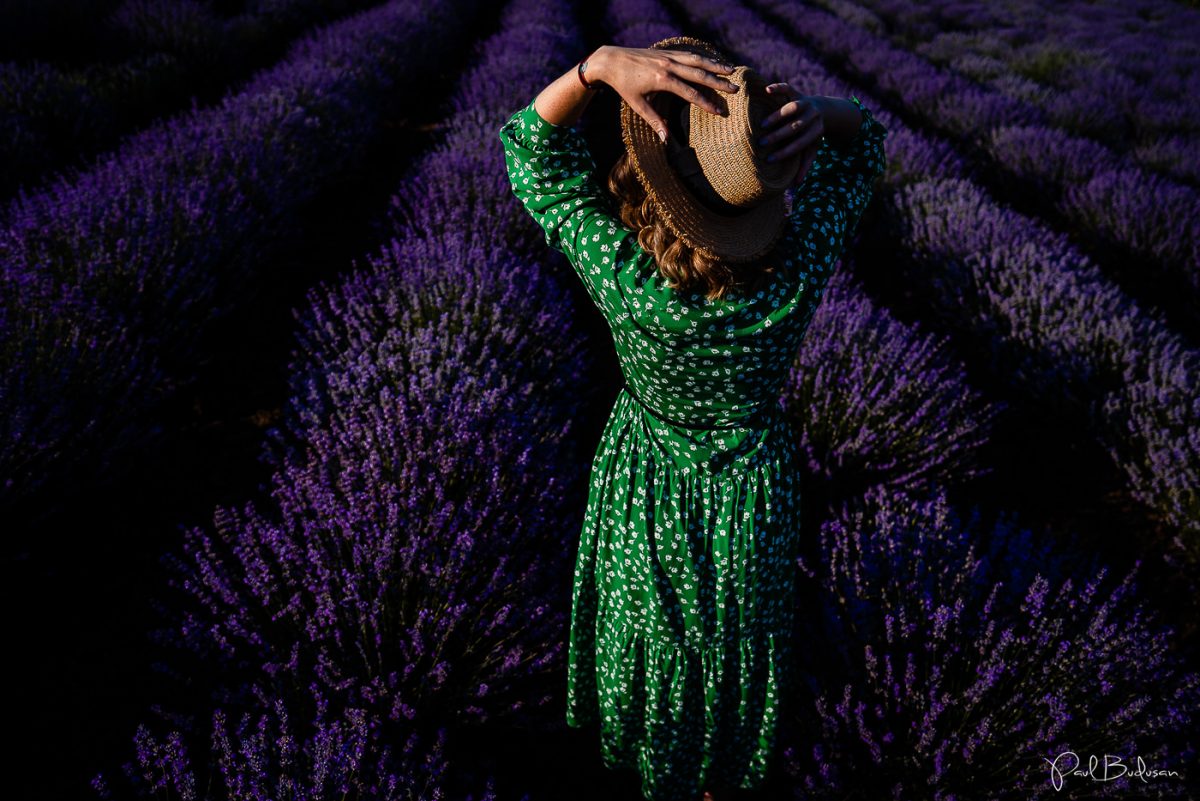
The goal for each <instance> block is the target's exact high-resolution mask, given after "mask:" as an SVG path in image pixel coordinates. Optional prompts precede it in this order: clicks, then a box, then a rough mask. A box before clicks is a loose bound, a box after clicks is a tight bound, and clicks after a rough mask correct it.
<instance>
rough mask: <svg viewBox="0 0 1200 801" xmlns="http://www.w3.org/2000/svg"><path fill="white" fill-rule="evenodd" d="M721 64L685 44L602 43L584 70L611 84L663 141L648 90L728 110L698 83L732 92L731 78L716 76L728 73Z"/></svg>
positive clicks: (707, 107)
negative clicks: (677, 47)
mask: <svg viewBox="0 0 1200 801" xmlns="http://www.w3.org/2000/svg"><path fill="white" fill-rule="evenodd" d="M733 70H734V67H733V65H732V64H726V63H723V62H720V61H716V60H714V59H710V58H707V57H705V56H701V55H698V54H696V53H691V52H689V51H687V50H671V49H669V48H656V47H645V48H639V47H618V46H616V45H605V46H604V47H602V48H600V50H599V51H598V52H597V53H596V54H595V55H594V56H592V58H591V59H590V60H589V62H588V68H587V75H588V77H589V78H592V77H594V78H595V79H598V80H600V81H603V82H604V83H606V84H608V85H609V86H611V87H612V89H613V91H615V92H616V93H617V94H619V95H620V96H621V97H622V98H623V99H624V100H625V102H626V103H628V104H629V105H630V107H632V108H633V110H634V111H635V112H636V113H637V114H638V115H639V116H641V117H642V119H644V120H645V121H646V122H648V123H650V127H652V128H653V129H654V130H656V131H658V136H659V138H660V139H662V140H663V142H666V141H667V123H666V120H664V119H663V118H662V115H660V114H659V113H658V112H657V111H655V110H654V107H653V106H652V105H651V104H650V101H649V99H648V95H653V94H655V93H657V92H672V93H674V94H676V95H679V96H680V97H682V98H683V99H684V100H686V101H688V102H689V103H694V104H695V105H697V106H700V107H701V108H703V109H705V110H706V111H708V112H709V113H712V114H721V115H724V114H726V113H728V112H727V111H726V109H725V106H724V104H723V103H722V104H718V102H717V101H716V100H714V99H712V97H711V95H710V94H709V93H707V92H702V91H701V90H700V89H699V88H698V87H701V86H703V87H705V88H706V89H715V90H717V91H721V92H730V93H732V92H736V91H738V87H737V85H736V84H734V83H732V82H730V81H728V80H726V79H725V78H723V77H721V76H722V75H728V74H730V73H732V72H733Z"/></svg>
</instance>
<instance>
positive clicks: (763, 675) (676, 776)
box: [567, 622, 794, 801]
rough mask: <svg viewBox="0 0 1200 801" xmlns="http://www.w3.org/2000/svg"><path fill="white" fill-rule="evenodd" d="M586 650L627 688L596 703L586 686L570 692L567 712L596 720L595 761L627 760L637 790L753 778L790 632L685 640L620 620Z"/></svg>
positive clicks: (579, 722)
mask: <svg viewBox="0 0 1200 801" xmlns="http://www.w3.org/2000/svg"><path fill="white" fill-rule="evenodd" d="M595 654H596V662H595V665H596V669H597V670H599V671H601V672H602V674H603V675H604V676H605V679H606V680H607V681H611V682H614V683H616V684H619V685H621V686H627V687H629V689H630V691H629V695H628V696H626V697H623V698H621V699H620V703H619V704H618V703H605V704H604V706H603V708H602V707H601V704H602V703H603V701H602V700H601V699H600V698H599V697H598V696H597V694H596V693H595V692H584V693H577V694H576V695H575V697H574V698H573V700H572V703H570V704H569V705H568V709H567V722H568V724H569V725H571V726H573V727H576V728H578V727H582V726H585V725H588V724H591V723H597V722H598V723H599V724H600V747H601V756H602V758H603V761H604V764H605V765H606V766H607V767H609V768H613V769H617V768H629V769H633V770H636V771H637V772H638V774H639V775H640V776H641V780H642V793H643V795H644V796H645V797H646V798H653V799H664V800H665V799H681V800H682V799H686V800H687V801H695V799H697V798H698V797H699V795H700V792H701V791H702V789H703V788H704V787H707V786H712V785H732V786H738V787H742V788H745V789H754V788H757V787H759V786H761V785H762V783H763V781H764V780H765V779H766V775H767V770H768V767H769V762H770V760H771V758H772V756H773V754H774V749H775V746H776V742H777V739H778V729H779V707H780V702H781V700H782V699H783V698H784V697H785V695H786V693H788V692H789V690H790V687H791V683H792V673H791V671H792V670H794V656H793V649H792V642H791V637H790V633H788V634H782V633H779V634H775V633H764V634H761V635H759V636H756V637H740V638H728V639H727V641H725V642H717V643H713V644H710V645H706V646H700V647H695V646H691V645H686V644H679V643H675V642H669V641H667V640H664V639H662V638H658V637H654V636H647V635H646V634H644V633H642V632H639V631H636V630H635V629H634V628H633V627H632V626H631V625H629V624H628V623H624V622H623V623H620V624H618V625H617V626H612V627H602V629H601V631H600V632H599V633H598V634H597V636H596V639H595ZM577 677H578V678H577V681H578V682H579V684H578V686H580V687H583V686H587V684H588V681H587V679H586V678H584V677H583V676H582V675H579V674H577ZM594 680H595V676H594V675H593V677H592V681H593V682H594ZM664 767H665V768H666V769H665V770H664Z"/></svg>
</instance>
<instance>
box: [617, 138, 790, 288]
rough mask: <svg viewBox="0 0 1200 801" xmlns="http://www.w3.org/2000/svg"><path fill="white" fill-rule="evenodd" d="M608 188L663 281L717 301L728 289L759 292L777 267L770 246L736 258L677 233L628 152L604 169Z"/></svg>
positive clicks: (623, 220)
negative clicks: (701, 247)
mask: <svg viewBox="0 0 1200 801" xmlns="http://www.w3.org/2000/svg"><path fill="white" fill-rule="evenodd" d="M608 191H609V192H611V193H612V194H613V196H614V197H615V198H616V200H617V202H618V204H619V207H620V217H621V221H622V222H624V223H625V225H626V226H628V227H629V228H630V229H631V230H633V231H636V232H637V237H638V242H639V243H640V244H641V246H642V247H643V248H644V249H645V250H646V251H647V252H648V253H652V254H654V261H655V262H656V263H657V265H658V271H659V272H660V273H661V274H662V276H663V278H665V279H666V280H667V286H669V287H671V288H672V289H674V290H676V291H678V292H683V293H690V292H696V293H699V294H702V295H704V296H705V297H707V298H708V299H709V300H720V299H722V298H724V297H726V296H727V295H728V293H729V292H730V291H731V290H737V291H741V292H757V291H758V290H759V289H761V288H762V287H763V285H765V284H766V283H767V281H768V279H769V277H770V274H771V273H773V272H775V269H776V268H775V266H774V265H773V263H772V262H773V258H772V257H773V256H774V248H772V249H771V250H769V251H767V252H766V253H765V254H763V255H762V256H759V257H758V258H756V259H754V260H752V261H747V262H736V263H735V262H727V261H723V260H721V259H719V258H714V257H712V256H709V255H708V254H707V253H705V252H704V251H701V250H697V249H695V248H693V247H692V246H691V245H688V244H687V243H686V242H684V241H683V240H682V239H680V238H679V237H678V236H676V234H675V232H674V231H672V230H671V229H670V228H669V227H668V226H667V224H666V223H665V222H663V221H662V220H661V219H660V218H659V216H658V210H657V209H656V208H655V206H654V201H653V200H651V199H650V197H649V195H647V194H646V190H645V187H643V186H642V182H641V180H640V179H639V178H638V176H637V172H636V171H635V170H634V167H633V163H632V162H631V161H630V158H629V153H628V152H627V151H626V152H624V153H622V154H621V155H620V157H619V158H618V159H617V161H616V163H615V164H613V166H612V169H611V170H609V172H608Z"/></svg>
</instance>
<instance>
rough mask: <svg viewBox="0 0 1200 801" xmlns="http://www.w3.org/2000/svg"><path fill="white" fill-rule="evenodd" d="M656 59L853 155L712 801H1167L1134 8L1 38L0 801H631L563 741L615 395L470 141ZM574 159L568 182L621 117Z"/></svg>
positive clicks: (491, 141)
mask: <svg viewBox="0 0 1200 801" xmlns="http://www.w3.org/2000/svg"><path fill="white" fill-rule="evenodd" d="M681 34H686V35H691V36H697V37H701V38H704V39H708V40H710V41H712V42H714V43H716V44H718V45H719V46H720V47H722V48H723V49H724V50H725V51H726V52H728V53H729V54H731V55H733V56H735V57H736V59H737V60H738V62H739V63H746V64H750V65H752V66H754V67H755V68H757V69H758V70H760V71H761V72H763V73H764V74H766V75H768V76H770V77H771V78H772V79H773V80H786V81H789V82H791V83H793V84H794V85H796V86H797V87H799V88H800V90H801V91H803V92H805V93H807V94H814V95H836V96H842V97H845V96H849V95H851V94H853V95H855V96H857V97H858V98H860V99H861V100H862V102H863V103H864V104H865V105H866V106H867V107H869V108H871V109H872V111H873V113H874V114H875V116H876V117H877V118H878V119H879V120H880V121H881V122H883V123H884V124H885V125H886V126H887V128H888V131H889V135H888V138H887V142H886V149H887V157H888V169H887V171H886V174H885V175H884V176H883V177H882V179H881V182H880V183H879V185H878V187H877V189H876V192H875V195H874V196H873V198H872V200H871V204H870V206H869V208H868V209H867V211H866V212H865V214H864V216H863V220H862V224H861V226H860V227H859V229H858V232H857V235H856V236H855V238H854V240H853V241H852V242H851V243H849V244H848V245H847V247H846V250H845V253H844V255H843V257H842V259H841V262H840V264H839V266H838V269H837V271H836V272H835V274H834V275H833V277H832V279H831V280H830V283H829V286H828V290H827V292H826V293H825V296H824V299H823V301H822V303H821V305H820V307H819V309H818V311H817V313H816V316H815V317H814V319H813V321H812V325H811V327H810V330H809V332H808V334H807V336H806V338H805V340H804V343H803V345H802V347H801V349H800V350H799V352H797V353H796V355H795V362H794V367H793V370H792V373H791V375H790V378H789V381H788V382H787V385H786V390H785V395H784V398H783V401H784V404H785V408H786V409H787V412H788V414H789V415H790V416H791V418H792V421H793V423H794V425H795V429H796V430H797V431H798V432H799V437H800V441H799V443H798V444H799V447H800V452H801V453H802V455H803V457H804V458H803V460H802V461H803V463H804V473H803V476H802V478H801V495H802V497H803V504H802V510H803V518H804V520H803V526H802V527H803V530H804V533H803V535H802V540H803V546H802V554H801V558H800V560H799V561H798V562H797V564H796V570H797V571H798V572H799V573H800V574H801V576H802V580H801V581H800V582H799V586H800V594H799V597H798V598H797V599H796V601H797V604H798V609H799V614H798V618H797V619H798V624H797V630H796V632H795V636H796V638H797V643H798V644H799V647H798V648H797V649H796V652H797V658H798V660H799V663H800V664H799V668H800V673H801V675H802V676H803V677H804V680H803V681H802V682H801V686H800V687H799V688H798V690H797V692H796V695H795V697H793V698H789V699H786V702H787V704H788V708H789V709H790V710H791V711H790V714H789V715H788V717H787V720H786V729H785V731H786V736H785V740H784V744H783V747H782V748H781V749H780V753H779V759H778V764H777V766H776V769H775V770H774V775H773V777H772V781H771V783H770V786H769V787H768V788H766V789H765V790H763V791H762V792H761V793H759V794H757V795H755V796H754V797H756V798H770V799H795V800H796V801H799V800H800V799H864V800H869V801H879V800H880V799H916V800H918V801H920V800H921V799H931V800H933V801H953V800H955V799H958V800H960V801H961V800H962V799H970V800H971V801H976V800H980V801H987V800H989V799H1022V800H1024V799H1043V798H1045V799H1048V798H1072V799H1082V798H1126V797H1134V798H1161V799H1177V798H1178V799H1185V798H1193V797H1200V759H1197V753H1196V749H1197V746H1198V745H1200V743H1198V740H1197V736H1196V732H1198V731H1200V625H1198V624H1197V621H1198V620H1200V48H1198V47H1197V46H1196V42H1198V41H1200V8H1198V7H1197V6H1196V4H1194V3H1192V4H1189V3H1184V2H1177V1H1176V0H1136V1H1135V2H1127V3H1122V2H1117V1H1116V0H1098V1H1097V2H1065V3H1061V4H1056V5H1054V6H1052V7H1051V6H1046V5H1044V4H1041V5H1039V4H1034V3H1030V2H1027V0H1003V2H999V3H971V4H963V3H950V2H946V1H945V0H931V1H930V2H923V3H916V2H911V0H858V2H844V1H843V0H813V1H812V2H794V1H793V2H784V1H783V0H731V2H729V3H718V2H716V0H601V1H600V2H596V3H585V2H581V1H580V0H502V2H497V3H485V2H481V1H480V0H41V1H40V2H35V0H13V2H10V3H7V4H4V5H3V6H0V409H2V413H0V513H2V517H0V519H2V520H4V526H3V527H4V530H5V532H6V533H7V536H6V537H5V538H4V539H5V541H6V543H7V544H6V547H5V549H4V566H5V570H4V576H3V582H2V583H3V586H4V591H5V598H4V608H5V609H6V611H7V620H6V623H7V626H6V629H7V631H8V634H9V646H8V647H7V649H6V651H7V653H9V658H8V660H7V661H8V663H9V665H10V670H9V671H8V672H9V674H10V676H11V678H10V685H9V686H10V688H11V694H12V697H13V707H14V711H13V713H12V715H11V720H13V721H14V722H15V723H16V726H15V727H14V728H15V729H16V731H17V737H16V738H15V742H14V744H13V745H11V746H10V747H9V748H7V749H6V751H7V753H8V755H9V764H10V765H11V766H12V767H11V768H10V769H9V770H7V771H5V774H6V778H5V780H4V781H5V782H6V783H7V784H8V786H4V787H3V788H2V789H0V795H2V796H3V797H4V798H6V799H7V798H17V799H26V798H28V799H47V798H54V799H58V798H64V799H109V798H111V799H129V798H147V799H172V800H173V799H198V800H203V801H210V800H211V801H216V800H217V799H230V800H231V801H232V800H234V799H236V800H237V801H243V800H245V801H250V800H251V799H254V800H256V801H257V800H259V799H297V800H298V799H306V800H307V799H312V800H313V801H316V799H354V800H356V801H367V800H368V799H381V800H391V799H395V800H397V801H425V800H426V799H429V800H430V801H432V800H434V799H440V800H441V801H483V800H484V799H494V800H495V801H510V800H511V801H551V800H554V801H560V800H565V799H583V800H584V801H590V800H591V799H601V798H606V799H613V798H622V799H630V800H631V801H633V800H634V799H637V798H640V793H639V792H638V780H637V776H636V775H635V774H634V773H632V772H620V771H611V770H608V769H606V768H605V767H604V766H603V765H602V764H601V761H600V757H599V746H598V737H597V733H596V732H595V731H593V730H589V729H583V730H577V729H573V728H568V727H567V726H566V723H565V718H564V707H565V695H566V692H565V690H566V685H565V660H566V643H567V630H568V626H569V623H570V615H571V595H570V591H571V582H572V573H573V570H574V557H575V554H576V551H577V546H578V539H579V532H580V526H581V524H582V520H583V513H584V507H585V503H586V500H587V486H588V484H587V482H588V470H589V466H590V463H591V459H592V455H593V452H594V449H595V447H596V443H597V441H598V439H599V436H600V433H601V430H602V429H603V426H604V424H605V421H606V418H607V415H608V412H609V410H610V408H611V405H612V401H613V398H614V397H615V396H616V393H617V392H618V390H619V388H620V386H621V381H622V376H621V373H620V370H619V368H618V365H617V362H616V357H615V353H614V351H613V346H612V343H611V341H610V339H609V331H608V328H607V325H606V323H605V321H604V319H603V318H602V317H601V316H600V313H599V311H598V310H597V309H596V307H595V306H594V305H593V304H592V302H591V299H590V298H589V297H588V293H587V291H586V289H585V287H584V286H582V285H581V283H580V282H579V280H578V278H577V277H576V275H575V274H574V273H573V271H572V269H571V267H570V265H569V264H568V263H567V261H566V259H565V257H564V256H562V255H561V254H560V253H557V252H555V251H552V250H549V249H548V248H547V247H546V241H545V239H544V237H543V234H542V231H541V230H540V229H539V228H538V227H537V225H536V224H535V223H534V222H533V220H532V219H530V218H529V216H528V215H527V214H526V213H525V211H524V209H523V208H522V207H521V204H520V202H518V200H517V199H516V198H514V197H513V194H512V190H511V187H510V184H509V179H508V177H507V175H506V173H505V164H504V154H503V150H502V147H501V144H500V141H499V140H498V138H497V132H498V131H499V129H500V127H501V126H502V125H503V124H504V123H505V121H506V120H508V118H509V117H510V116H511V115H512V114H513V113H514V112H516V111H517V110H519V109H520V108H522V107H523V106H524V105H526V104H528V102H529V101H530V100H531V99H532V98H533V97H534V96H535V95H536V93H537V92H538V91H539V90H540V89H542V88H543V87H544V86H545V85H546V84H548V83H549V82H550V81H552V80H553V79H555V78H556V77H558V76H559V75H561V74H562V73H563V72H564V71H566V70H567V69H569V68H570V67H572V66H574V65H575V63H576V62H577V61H578V60H579V59H580V58H582V57H583V56H585V55H587V54H588V53H590V52H592V51H593V50H594V49H595V48H597V47H599V46H600V45H603V44H616V45H620V46H625V47H647V46H649V45H650V44H651V43H653V42H655V41H657V40H660V39H663V38H666V37H669V36H675V35H681ZM581 130H582V131H583V132H584V134H585V136H586V138H587V140H588V142H589V143H590V144H591V146H592V151H593V154H594V155H595V160H596V164H597V167H598V169H599V170H600V171H601V173H603V174H607V170H608V167H609V166H611V165H612V163H613V162H614V161H615V159H616V158H617V156H618V155H619V150H618V148H620V147H621V139H620V130H619V126H618V105H617V98H616V97H615V96H614V95H613V94H611V93H605V94H602V95H600V96H599V97H597V99H596V100H595V101H594V102H593V103H592V105H591V107H590V108H589V110H588V111H587V113H586V115H585V116H584V118H583V122H582V124H581ZM1068 753H1070V754H1074V755H1077V756H1078V757H1079V758H1080V759H1082V760H1083V763H1084V764H1083V765H1082V767H1081V768H1080V770H1086V769H1087V760H1088V758H1089V757H1091V756H1093V755H1095V757H1096V758H1097V759H1099V760H1101V764H1100V766H1099V767H1097V768H1095V769H1094V770H1093V775H1092V776H1091V777H1088V776H1085V775H1082V774H1080V773H1072V772H1071V771H1072V770H1073V769H1075V768H1076V765H1075V763H1074V762H1073V761H1071V758H1070V757H1069V756H1065V757H1064V756H1063V755H1064V754H1068ZM1105 755H1110V759H1111V758H1112V757H1117V758H1119V759H1120V760H1121V762H1120V764H1119V765H1116V766H1110V768H1109V773H1108V775H1107V779H1108V780H1101V779H1104V778H1105V777H1104V775H1103V760H1104V758H1105ZM1051 763H1055V764H1056V765H1057V767H1058V768H1059V769H1060V770H1061V771H1063V772H1065V774H1066V775H1065V776H1064V775H1061V774H1059V775H1058V776H1057V778H1058V779H1061V783H1059V782H1057V781H1056V773H1055V771H1054V769H1053V768H1052V765H1051ZM1139 768H1141V769H1143V770H1144V771H1146V773H1145V775H1120V774H1121V773H1122V772H1124V771H1138V770H1139ZM747 797H749V796H747Z"/></svg>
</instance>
